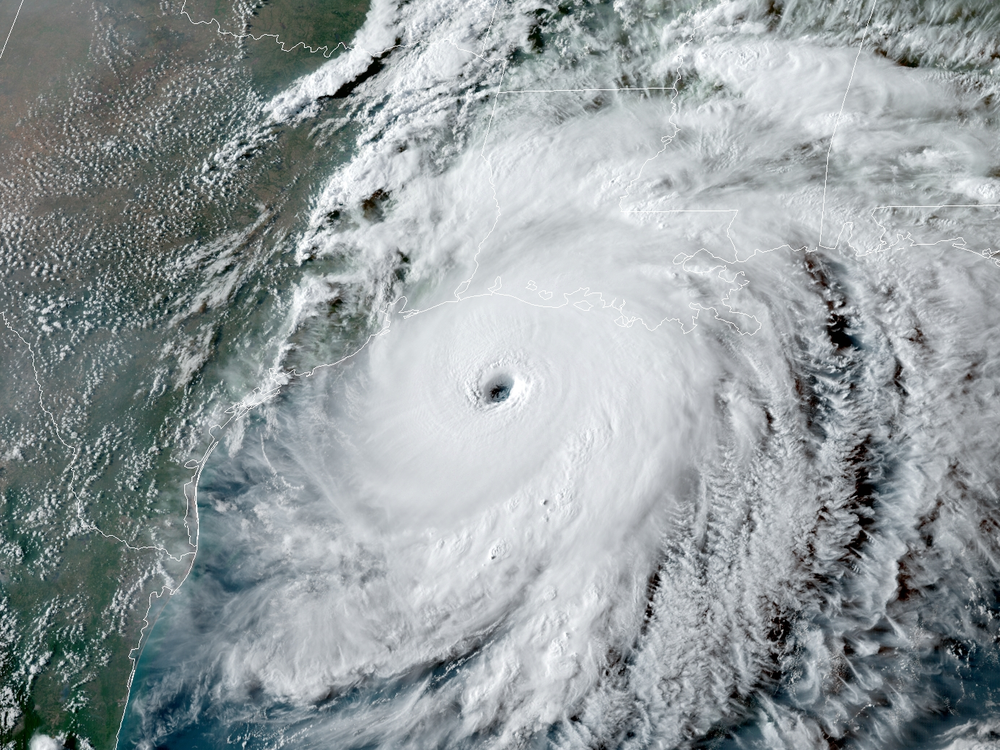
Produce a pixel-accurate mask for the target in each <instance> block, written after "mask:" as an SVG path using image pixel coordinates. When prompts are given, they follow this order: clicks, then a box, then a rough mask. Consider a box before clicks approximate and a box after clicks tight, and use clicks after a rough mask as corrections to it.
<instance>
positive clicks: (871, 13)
mask: <svg viewBox="0 0 1000 750" xmlns="http://www.w3.org/2000/svg"><path fill="white" fill-rule="evenodd" d="M877 4H878V0H872V7H871V10H870V11H869V12H868V21H867V22H866V23H865V31H864V33H863V34H862V35H861V44H859V45H858V54H857V55H856V56H855V57H854V65H852V66H851V77H850V78H848V79H847V88H846V89H844V98H843V99H842V100H841V102H840V110H839V111H838V112H837V117H836V119H835V120H834V121H833V132H832V133H830V145H829V146H828V147H827V149H826V169H825V171H824V173H823V202H822V205H821V206H820V212H819V239H817V240H816V246H817V247H822V248H824V249H825V250H833V249H834V248H832V247H825V246H824V245H823V224H824V223H825V221H826V189H827V183H828V182H829V180H830V157H831V156H832V154H833V141H834V139H835V138H836V137H837V128H839V127H840V121H841V119H842V118H843V116H844V107H845V106H847V95H848V94H850V93H851V84H852V83H854V73H855V72H856V71H857V69H858V62H859V61H860V60H861V53H862V52H863V51H864V49H865V42H866V41H867V40H868V30H869V28H871V25H872V18H873V17H874V16H875V6H876V5H877Z"/></svg>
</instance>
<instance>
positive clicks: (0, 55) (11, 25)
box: [0, 0, 24, 60]
mask: <svg viewBox="0 0 1000 750" xmlns="http://www.w3.org/2000/svg"><path fill="white" fill-rule="evenodd" d="M23 7H24V0H21V4H20V5H18V6H17V13H15V14H14V20H13V21H12V22H11V24H10V31H8V32H7V38H6V39H5V40H4V42H3V48H2V49H0V60H2V59H3V53H4V52H6V51H7V43H8V42H9V41H10V35H11V34H13V33H14V24H16V23H17V17H18V16H19V15H21V8H23Z"/></svg>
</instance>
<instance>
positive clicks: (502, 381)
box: [482, 373, 514, 404]
mask: <svg viewBox="0 0 1000 750" xmlns="http://www.w3.org/2000/svg"><path fill="white" fill-rule="evenodd" d="M513 388H514V379H513V378H511V377H510V375H507V374H506V373H502V374H500V375H495V376H493V377H492V378H490V379H489V380H488V381H487V382H486V385H485V386H483V393H482V396H483V401H485V402H486V403H487V404H502V403H503V402H504V401H506V400H507V399H508V398H510V393H511V390H512V389H513Z"/></svg>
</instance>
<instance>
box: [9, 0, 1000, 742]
mask: <svg viewBox="0 0 1000 750" xmlns="http://www.w3.org/2000/svg"><path fill="white" fill-rule="evenodd" d="M499 2H500V0H497V2H496V3H495V4H494V6H493V14H492V16H491V19H490V25H489V27H488V28H487V30H486V32H485V34H484V40H483V43H482V45H481V46H480V52H479V53H476V52H473V51H472V50H467V49H464V48H462V47H460V46H459V45H458V44H456V43H455V42H454V41H453V40H450V39H442V40H439V41H438V42H433V43H432V44H435V43H446V44H451V45H452V46H454V47H455V48H456V49H458V50H460V51H462V52H466V53H468V54H470V55H473V56H474V57H477V58H479V59H481V60H485V59H486V58H485V57H484V54H483V53H484V51H485V47H486V43H487V41H486V37H487V36H488V35H489V34H490V33H491V31H492V28H493V22H494V20H495V18H496V12H497V8H498V7H499ZM877 2H878V0H873V2H872V6H871V10H870V11H869V15H868V20H867V23H866V25H865V30H864V34H863V36H862V41H861V44H860V45H859V47H858V53H857V56H856V57H855V61H854V65H853V67H852V69H851V76H850V79H849V81H848V85H847V88H846V89H845V91H844V96H843V99H842V101H841V106H840V110H839V111H838V113H837V117H836V120H835V122H834V128H833V132H832V133H831V136H830V146H829V148H828V150H827V157H826V169H825V173H824V182H823V202H822V206H821V214H820V237H819V239H820V241H819V242H818V243H817V245H818V247H823V248H825V249H834V248H826V247H825V246H824V245H822V234H823V225H824V221H825V212H826V194H827V186H828V180H829V166H830V159H831V155H832V150H833V139H834V137H835V136H836V132H837V128H838V127H839V124H840V121H841V119H842V117H843V112H844V109H845V107H846V102H847V97H848V95H849V93H850V88H851V85H852V83H853V80H854V74H855V72H856V69H857V65H858V62H859V61H860V58H861V55H862V52H863V49H864V44H865V41H867V36H868V32H869V29H870V25H871V21H872V18H873V17H874V13H875V7H876V5H877ZM22 3H23V0H22ZM186 7H187V0H184V5H183V6H182V9H181V13H182V14H183V15H185V16H186V17H187V19H188V21H189V22H190V23H192V24H194V25H212V24H214V25H215V27H216V30H217V32H218V33H219V34H221V35H225V36H232V37H234V38H236V39H245V38H250V39H253V40H255V41H260V40H262V39H265V38H273V39H274V40H275V42H276V43H278V44H280V45H281V48H282V50H283V51H286V52H290V51H292V50H294V49H296V48H298V47H300V46H301V47H303V48H305V49H308V50H309V51H310V52H313V53H315V52H317V51H319V50H328V49H329V47H328V46H324V47H317V48H312V47H309V46H308V45H306V44H305V43H304V42H299V43H297V44H296V45H294V46H292V47H289V48H286V46H285V43H284V42H280V41H279V39H278V37H279V35H278V34H262V35H259V36H258V35H254V34H250V33H243V34H237V33H234V32H231V31H226V30H224V29H222V26H221V24H220V23H219V21H218V20H217V19H216V18H214V17H213V18H212V19H210V20H208V21H195V20H194V19H193V18H192V17H191V15H190V13H188V12H187V10H186ZM689 41H690V40H688V41H686V42H684V45H682V48H683V46H686V44H687V43H688V42H689ZM417 44H419V43H414V44H413V45H392V46H391V47H389V48H388V49H394V48H396V47H404V48H405V47H411V46H416V45H417ZM341 48H342V49H344V50H345V51H350V50H352V49H356V48H355V47H349V46H348V45H346V44H344V43H343V42H340V43H338V44H337V45H336V46H335V47H334V50H337V49H341ZM386 51H387V50H386ZM330 54H332V52H331V53H330ZM325 56H326V57H329V54H327V55H325ZM505 74H506V63H504V64H503V67H502V68H501V71H500V78H499V82H498V84H497V90H496V91H495V92H494V101H493V107H492V109H491V113H490V119H489V121H488V123H487V127H486V132H485V134H484V138H483V144H482V147H481V149H480V157H481V158H482V159H483V161H484V162H485V163H486V165H487V168H488V171H489V182H490V186H491V188H492V191H493V198H494V202H495V204H496V209H497V213H496V217H495V219H494V222H493V225H492V226H491V227H490V229H489V231H488V232H487V233H486V235H485V236H484V237H483V239H482V240H480V242H479V245H478V246H477V249H476V253H475V255H474V256H473V259H474V262H475V266H474V268H473V271H472V274H471V275H470V276H469V278H467V279H466V280H465V281H463V282H462V283H460V284H459V286H458V287H457V288H456V290H455V292H454V294H455V297H454V298H453V299H449V300H444V301H442V302H439V303H437V304H435V305H432V306H431V307H427V308H422V309H407V298H406V297H405V296H399V297H397V298H395V299H394V300H392V302H390V303H389V304H387V305H386V306H385V307H384V308H383V309H382V310H381V312H380V313H379V314H380V315H381V317H382V325H381V328H380V329H379V330H378V331H376V332H374V333H371V334H369V336H368V337H367V338H366V339H365V341H364V343H362V344H361V345H360V346H359V347H358V348H357V349H356V350H355V351H353V352H351V353H350V354H347V355H345V356H343V357H341V358H340V359H338V360H336V361H334V362H328V363H322V364H319V365H316V366H315V367H313V368H311V369H310V370H308V371H303V372H299V371H297V370H285V371H280V370H278V369H277V368H275V369H273V370H272V375H275V376H277V375H279V374H280V375H282V376H284V377H283V378H278V380H279V382H277V383H276V384H274V385H273V386H270V387H260V388H255V389H254V390H253V391H252V392H251V393H250V394H249V395H248V396H247V397H245V398H244V399H242V400H241V401H239V402H237V403H235V404H233V406H231V407H229V408H228V409H226V411H225V413H226V414H228V415H229V417H228V418H227V419H226V420H225V421H224V422H222V423H221V424H215V425H212V426H211V427H210V428H209V429H208V433H209V435H210V436H211V442H210V444H209V445H208V447H207V448H206V449H205V451H204V453H203V454H202V456H201V458H200V459H193V460H191V461H188V462H187V463H186V464H185V467H186V468H188V469H193V470H194V472H195V473H194V474H193V475H192V477H191V479H190V480H189V481H188V482H187V483H186V484H185V485H184V494H185V498H186V500H187V504H188V507H187V511H186V512H185V526H187V528H188V534H189V541H190V543H191V546H192V547H193V550H192V551H191V552H189V553H186V554H184V555H182V556H181V557H182V558H184V557H188V556H190V557H191V560H190V563H189V566H188V569H187V572H186V573H185V575H184V577H183V578H182V579H181V580H180V581H179V582H178V583H177V585H176V586H174V587H173V588H172V589H171V588H169V587H167V586H164V587H163V588H162V589H160V591H159V592H153V593H152V594H150V597H149V606H148V608H147V613H146V616H145V617H144V618H143V628H142V630H141V631H140V638H139V642H138V643H137V645H136V647H135V648H134V649H133V650H132V651H131V652H130V654H129V659H130V660H131V661H132V671H131V673H130V675H129V679H128V685H127V693H126V695H127V698H126V709H127V702H128V699H129V698H131V688H132V683H133V679H134V677H135V672H136V668H137V666H138V660H139V656H140V654H141V651H140V648H141V646H142V645H143V638H144V637H145V636H146V635H147V631H148V629H149V628H150V627H151V626H152V623H151V622H150V621H149V613H150V612H151V611H152V606H153V601H154V599H156V600H158V599H159V598H160V597H162V596H163V595H164V594H167V595H173V594H174V593H176V592H177V590H179V589H180V586H181V585H182V584H183V583H184V582H185V581H186V580H187V578H188V576H189V575H190V573H191V571H192V570H193V568H194V563H195V560H196V557H197V553H198V541H199V532H200V523H199V514H198V483H199V481H200V478H201V474H202V472H203V471H204V469H205V466H206V465H207V463H208V460H209V458H210V457H211V455H212V454H213V453H214V451H215V449H216V447H217V446H218V444H219V442H220V438H219V437H217V436H216V435H217V434H221V433H223V432H224V431H225V429H226V428H227V427H228V426H229V425H230V424H232V423H233V422H234V421H236V420H238V419H241V418H242V417H244V416H246V414H248V413H249V412H250V411H252V410H254V409H256V408H257V407H258V406H260V405H261V404H263V403H265V402H266V401H268V400H270V399H271V398H272V397H274V396H276V395H277V394H278V393H280V392H281V390H282V389H283V388H284V387H285V386H287V385H288V384H289V383H290V382H291V381H292V380H294V379H299V378H305V377H312V376H313V375H314V374H315V373H316V371H317V370H320V369H324V368H328V367H336V366H337V365H340V364H343V363H344V362H346V361H348V360H350V359H353V358H354V357H356V356H357V355H359V354H361V353H362V352H363V351H364V350H365V349H367V348H368V346H369V345H370V344H371V343H372V342H373V341H374V340H375V339H377V338H378V337H380V336H383V335H384V334H386V333H388V332H389V330H390V326H391V322H392V318H393V316H394V315H398V316H400V318H401V319H404V320H405V319H408V318H410V317H413V316H415V315H419V314H421V313H424V312H430V311H431V310H434V309H436V308H439V307H442V306H444V305H449V304H456V303H458V302H462V301H464V300H471V299H478V298H483V297H489V296H502V297H508V298H511V299H514V300H517V301H519V302H522V303H524V304H528V305H531V306H534V307H540V308H545V309H559V308H561V307H565V306H566V305H568V304H569V298H570V297H572V296H573V295H575V294H576V293H577V292H579V291H581V289H582V290H583V291H589V288H586V289H583V288H581V289H577V290H574V291H573V292H569V293H563V294H562V296H563V297H564V299H565V301H564V303H562V304H560V305H540V304H537V303H533V302H530V301H528V300H526V299H523V298H522V297H519V296H516V295H513V294H507V293H500V291H499V290H500V277H497V279H496V281H495V282H494V285H493V286H491V287H490V288H489V290H488V291H487V292H484V293H481V294H474V295H469V296H465V297H463V296H462V294H463V293H464V292H465V291H466V290H467V289H468V287H469V286H470V285H471V283H472V281H473V279H474V277H475V275H476V272H477V271H478V269H479V254H480V253H481V251H482V248H483V245H484V244H485V243H486V241H487V240H488V239H489V237H490V236H491V235H492V233H493V231H494V230H495V229H496V226H497V224H498V223H499V221H500V217H501V207H500V204H499V201H498V197H497V192H496V185H495V183H494V173H493V165H492V163H491V162H490V159H489V157H488V156H487V155H486V147H487V144H488V141H489V136H490V132H491V129H492V125H493V119H494V117H495V115H496V111H497V105H498V103H499V99H500V96H505V95H510V94H555V93H589V92H608V93H619V92H637V93H642V92H649V91H673V92H674V96H673V97H671V115H670V117H669V118H668V122H669V123H670V124H671V125H672V126H673V128H674V132H673V133H672V134H670V135H667V136H664V137H663V138H661V142H662V144H663V145H662V146H661V148H660V149H659V151H657V152H656V153H655V154H654V155H653V156H651V157H650V158H649V159H647V160H646V162H644V163H643V166H642V167H641V168H640V170H639V174H637V175H636V177H635V178H633V180H632V181H631V182H630V183H629V184H628V186H627V187H626V191H625V193H624V194H623V195H622V196H621V197H620V198H619V210H620V211H621V212H622V213H625V214H672V213H732V214H733V216H732V218H731V219H730V221H729V223H728V224H727V225H726V230H725V231H726V237H727V239H728V240H729V242H730V245H731V246H732V247H733V251H734V259H735V260H734V261H732V263H743V262H746V261H748V260H750V258H752V257H754V256H756V255H757V254H758V253H759V252H770V251H761V250H759V249H755V250H754V251H753V253H752V254H751V255H750V256H748V257H747V258H744V259H742V260H741V259H740V258H739V251H738V249H737V248H736V244H735V241H734V240H733V238H732V236H731V234H730V230H731V229H732V226H733V223H734V222H735V220H736V218H737V216H738V215H739V209H736V208H717V209H682V208H680V209H626V208H624V207H623V206H622V205H621V204H622V202H623V201H624V200H625V199H626V198H627V197H628V196H629V192H630V190H631V188H632V186H633V185H634V184H635V183H636V182H637V181H638V180H639V179H640V178H641V174H642V170H643V169H644V168H645V166H646V164H648V163H649V162H650V161H652V160H653V159H655V158H657V157H658V156H659V155H660V154H662V153H663V152H664V151H665V150H666V148H667V147H668V146H669V145H670V143H671V142H672V141H673V140H674V138H675V137H676V135H677V133H678V132H679V130H680V128H679V126H678V125H677V124H676V122H674V119H673V118H674V115H675V114H676V112H677V107H676V101H675V100H676V97H677V95H678V93H679V92H678V89H677V82H678V81H679V80H680V74H678V78H677V80H675V82H674V85H673V86H648V87H638V86H636V87H624V88H618V87H615V88H607V87H593V88H590V87H588V88H566V89H507V90H504V89H503V79H504V76H505ZM989 206H991V207H1000V204H989ZM948 207H960V204H954V205H949V204H945V205H941V206H876V207H875V208H873V209H872V218H873V219H874V213H875V212H876V211H879V210H887V209H893V208H948ZM963 207H969V208H985V207H988V206H987V205H986V204H971V205H968V206H963ZM875 221H876V223H877V224H879V226H880V227H882V228H883V235H884V233H885V231H887V230H886V229H885V228H884V226H883V225H882V224H881V223H879V222H878V221H877V220H875ZM959 239H961V238H959ZM942 241H944V240H942ZM963 242H964V240H963ZM935 244H937V243H935ZM785 246H786V245H783V246H781V247H785ZM774 249H777V248H772V250H774ZM803 249H804V248H803ZM706 252H709V251H707V250H706ZM977 254H978V253H977ZM709 255H710V256H711V257H712V258H714V259H716V260H718V261H720V262H721V263H723V264H724V265H725V266H726V267H727V268H728V267H729V266H730V265H731V262H729V261H725V260H724V259H722V258H718V257H717V256H715V255H714V254H712V253H710V252H709ZM690 257H693V256H690ZM675 262H676V260H675ZM736 275H737V276H739V275H742V272H738V273H737V274H736ZM747 283H748V282H747V281H746V280H745V279H744V281H743V283H742V284H738V285H737V286H735V287H733V288H732V289H730V290H729V291H728V292H727V294H726V295H725V296H724V298H723V300H722V301H723V304H725V305H726V306H727V307H729V309H730V312H733V313H735V312H736V311H734V310H733V309H732V307H731V306H729V305H728V299H729V296H730V295H731V294H732V293H733V292H735V291H739V290H740V289H742V288H743V287H745V286H746V284H747ZM594 294H597V295H600V294H601V293H599V292H596V293H594ZM588 296H589V295H588ZM615 301H617V298H615V300H612V302H611V303H610V304H609V303H603V301H602V306H603V307H604V308H608V307H611V308H613V309H615V310H617V311H618V312H619V313H620V314H621V318H620V319H624V320H626V321H627V325H628V326H631V324H632V323H634V322H641V323H642V325H643V326H644V327H645V328H646V329H647V330H649V331H653V330H656V329H657V328H659V327H660V326H661V325H663V323H665V322H668V321H676V322H678V323H681V321H680V320H677V319H674V318H664V319H663V320H662V321H660V322H659V323H658V324H657V325H656V326H653V327H650V326H648V325H647V324H646V323H645V322H644V321H642V319H641V318H635V317H633V318H631V319H626V318H625V316H624V313H623V311H622V307H624V304H625V302H624V300H623V301H622V302H621V304H620V305H619V306H615V304H614V302H615ZM692 309H694V310H695V313H696V314H695V316H694V318H697V317H698V313H700V311H702V310H711V311H713V312H715V313H716V318H717V319H719V320H722V322H725V323H727V324H729V325H733V326H734V327H735V324H733V323H732V322H731V321H727V320H724V319H722V318H719V314H718V311H717V310H714V308H705V307H701V306H700V305H699V306H698V307H697V308H692ZM740 314H743V315H746V313H740ZM750 317H751V318H753V319H754V320H756V318H755V317H754V316H750ZM758 322H759V321H758ZM737 330H739V329H738V328H737ZM688 332H689V331H688V330H684V328H683V324H682V333H685V334H686V333H688ZM740 332H741V333H744V332H743V331H740ZM754 333H756V331H755V332H753V333H750V334H749V335H751V336H752V335H754ZM189 490H190V494H189ZM189 514H191V515H193V521H194V524H193V533H192V528H191V526H189V525H188V517H189ZM171 557H173V556H171ZM173 559H175V560H176V559H177V558H173ZM125 713H126V712H125V711H123V712H122V719H121V722H120V724H119V728H118V733H117V735H116V738H115V746H116V748H117V746H118V743H119V741H120V735H121V730H122V728H123V726H124V721H125Z"/></svg>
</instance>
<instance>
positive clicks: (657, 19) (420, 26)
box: [119, 0, 1000, 750]
mask: <svg viewBox="0 0 1000 750" xmlns="http://www.w3.org/2000/svg"><path fill="white" fill-rule="evenodd" d="M996 15H997V12H996V10H994V9H992V7H991V6H990V5H989V4H985V3H979V4H976V3H958V2H926V3H909V2H889V1H888V0H875V2H872V3H847V2H838V3H807V2H798V3H796V2H789V3H784V4H781V3H766V2H751V1H750V0H746V1H741V0H734V1H732V2H719V3H708V2H705V3H666V2H648V3H643V2H638V1H633V0H616V2H614V3H613V4H612V3H589V2H566V3H562V4H558V5H557V4H555V3H548V2H528V1H526V0H511V1H510V2H505V1H502V2H495V3H494V2H478V1H474V2H451V1H450V0H438V1H436V2H430V1H425V0H413V1H412V2H405V3H401V2H390V1H389V0H375V2H374V3H373V4H372V6H371V8H370V10H369V11H368V15H367V18H366V21H365V23H364V25H363V27H362V28H361V29H360V31H358V33H357V34H356V36H355V38H354V40H353V41H352V43H351V45H350V49H349V50H348V51H346V52H344V53H343V54H341V55H339V56H337V57H334V58H332V59H331V60H330V61H328V62H326V63H325V64H324V65H323V66H322V67H319V68H318V69H317V70H316V71H315V72H312V73H309V74H307V75H305V76H303V77H302V78H300V79H298V80H297V81H295V82H294V83H293V84H292V85H290V86H289V87H287V88H286V89H284V90H283V91H281V92H280V93H278V94H277V95H276V96H275V97H274V98H273V99H271V100H270V101H269V102H267V103H265V104H264V105H262V106H261V108H260V113H259V117H258V120H257V122H256V123H252V124H251V125H249V126H248V128H249V129H248V131H247V132H246V133H241V134H239V136H238V137H239V138H240V139H242V141H241V142H249V143H251V144H252V143H256V142H264V141H266V140H267V139H268V138H270V137H272V135H271V134H273V133H274V132H276V131H278V130H280V129H281V128H287V127H292V126H295V127H300V126H302V125H303V124H305V127H307V128H309V129H310V132H311V133H313V134H314V135H315V136H316V137H317V138H321V139H326V140H325V142H329V143H334V142H337V139H340V140H341V141H344V142H349V143H350V144H351V151H350V155H349V157H348V158H346V159H345V160H344V161H343V163H342V164H340V165H338V166H336V167H335V168H333V169H331V171H330V172H329V173H327V174H324V175H323V178H322V181H321V183H320V184H319V186H318V187H317V189H316V190H315V192H314V194H313V195H312V196H311V198H310V201H309V205H308V206H307V207H305V208H304V211H305V212H306V214H305V215H306V226H305V227H304V228H303V229H302V230H301V231H300V232H299V233H298V234H296V235H295V237H294V253H293V255H292V256H291V260H290V262H291V263H292V264H293V265H294V266H295V267H297V268H300V269H301V271H302V272H301V276H300V277H299V279H298V281H297V282H296V285H295V287H294V289H293V290H292V292H293V293H292V302H291V303H290V304H288V305H287V307H286V308H285V312H284V318H283V319H282V321H281V329H280V330H281V332H282V333H281V335H282V337H283V339H282V341H283V343H282V346H281V347H280V349H279V350H278V351H277V353H276V354H275V355H274V358H273V360H268V361H267V362H266V363H265V365H262V368H261V374H260V381H259V382H258V383H257V387H256V388H255V389H254V390H253V392H252V393H251V394H249V395H248V396H247V397H246V398H245V399H244V400H243V401H242V402H240V403H237V404H235V405H234V406H232V407H231V408H230V409H229V413H228V417H227V419H226V421H225V423H224V424H222V425H221V426H219V427H218V428H213V432H212V437H213V440H214V442H213V444H212V449H211V450H209V451H208V452H207V454H206V455H205V457H204V459H203V460H202V461H201V462H200V463H198V465H197V467H196V476H195V480H194V482H193V490H194V492H195V493H196V508H197V555H196V557H195V558H194V561H193V563H192V566H191V569H190V574H189V575H187V577H186V578H185V579H184V580H183V581H182V582H181V583H182V585H178V586H177V589H176V593H174V595H173V596H172V597H171V598H170V601H169V603H167V604H166V606H165V608H164V609H163V612H162V614H160V615H159V618H158V619H157V620H156V623H155V626H154V627H153V628H152V630H151V633H150V634H149V638H148V641H147V642H146V643H145V645H144V647H143V650H142V653H141V656H139V660H138V665H137V669H136V672H135V676H134V680H133V682H132V687H131V692H130V696H129V704H128V707H127V709H126V712H125V719H124V722H123V725H122V730H121V734H120V737H119V747H141V748H150V749H152V748H154V747H170V748H188V747H190V748H194V747H222V746H225V745H230V744H237V745H240V746H242V747H246V748H279V747H290V748H359V749H360V748H375V747H391V748H403V747H408V748H547V747H553V748H623V749H625V748H797V749H801V748H834V747H836V748H951V749H952V750H959V749H960V748H987V747H994V746H995V744H996V742H997V737H998V736H1000V735H998V733H1000V719H998V718H997V713H996V705H997V701H998V700H1000V693H998V690H1000V681H998V675H1000V663H998V656H1000V652H998V643H1000V621H998V615H1000V599H998V597H1000V537H998V530H1000V498H998V491H1000V489H998V488H1000V484H998V482H1000V455H998V453H1000V449H998V447H997V446H998V445H1000V443H998V441H997V439H996V437H997V434H998V432H997V431H998V429H1000V400H998V396H1000V393H998V389H1000V339H998V337H997V335H996V332H997V331H998V330H1000V327H998V326H1000V305H998V304H997V303H998V301H1000V295H998V289H1000V286H998V284H1000V268H998V266H1000V255H997V253H998V252H1000V248H997V247H996V245H997V231H996V226H997V225H996V218H997V209H998V208H1000V168H998V166H997V165H998V164H1000V155H998V153H997V150H998V148H997V144H998V140H997V133H998V125H997V122H998V121H997V110H996V106H997V105H996V98H995V97H996V92H997V83H996V69H995V55H993V57H992V58H991V57H990V55H991V52H990V50H992V49H993V47H994V46H995V44H996V42H995V33H994V32H991V31H990V29H994V30H995V29H996V23H997V22H998V19H997V18H996ZM991 23H992V24H993V25H992V26H991V25H990V24H991ZM330 101H336V102H342V103H343V105H344V107H345V109H343V110H338V111H337V112H336V113H335V114H330V111H329V110H328V109H326V108H325V107H326V105H327V103H329V102H330ZM230 147H231V146H230V145H224V146H222V147H221V148H223V149H225V148H230ZM247 356H252V354H248V355H247Z"/></svg>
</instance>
